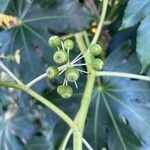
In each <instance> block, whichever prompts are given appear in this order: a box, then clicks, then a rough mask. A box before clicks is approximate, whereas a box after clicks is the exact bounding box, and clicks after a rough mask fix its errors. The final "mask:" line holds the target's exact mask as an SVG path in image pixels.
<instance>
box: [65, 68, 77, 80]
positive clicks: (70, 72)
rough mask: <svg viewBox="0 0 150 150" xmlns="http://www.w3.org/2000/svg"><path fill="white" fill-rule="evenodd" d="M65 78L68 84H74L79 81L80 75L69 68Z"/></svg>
mask: <svg viewBox="0 0 150 150" xmlns="http://www.w3.org/2000/svg"><path fill="white" fill-rule="evenodd" d="M65 77H66V79H67V80H68V81H70V82H76V81H77V80H78V79H79V77H80V74H79V71H78V70H77V69H76V68H73V67H71V68H68V69H67V70H66V71H65Z"/></svg>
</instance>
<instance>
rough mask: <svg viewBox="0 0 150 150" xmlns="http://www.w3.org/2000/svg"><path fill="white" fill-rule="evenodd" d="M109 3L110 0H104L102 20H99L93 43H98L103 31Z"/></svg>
mask: <svg viewBox="0 0 150 150" xmlns="http://www.w3.org/2000/svg"><path fill="white" fill-rule="evenodd" d="M107 5H108V0H103V6H102V14H101V17H100V21H99V24H98V27H97V31H96V33H95V35H94V38H93V40H92V42H91V44H94V43H96V42H97V41H98V39H99V36H100V33H101V31H102V27H103V23H104V20H105V16H106V12H107Z"/></svg>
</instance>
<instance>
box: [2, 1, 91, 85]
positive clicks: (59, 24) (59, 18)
mask: <svg viewBox="0 0 150 150" xmlns="http://www.w3.org/2000/svg"><path fill="white" fill-rule="evenodd" d="M5 12H6V13H7V14H10V15H12V16H17V17H18V18H19V19H20V20H21V25H19V26H18V27H15V28H12V29H9V30H7V31H3V32H1V33H0V41H2V42H3V48H1V49H0V52H1V53H5V54H6V55H7V54H14V53H15V52H16V50H18V49H19V50H20V56H21V59H20V64H15V63H12V62H11V64H10V65H9V67H10V69H12V70H13V71H15V72H16V73H17V74H18V75H19V76H20V78H21V79H22V80H23V81H25V82H28V81H30V80H32V79H33V78H35V77H36V76H38V75H39V74H41V73H43V72H44V71H45V66H44V65H45V64H49V63H51V62H52V61H51V60H52V53H53V50H52V49H50V47H49V46H48V42H47V40H48V38H49V36H50V34H49V33H48V30H49V31H54V32H56V33H65V32H75V31H80V30H82V29H85V28H87V27H88V23H89V21H90V18H91V17H90V14H89V12H88V10H87V9H86V8H85V7H84V6H83V5H81V4H80V3H78V2H76V1H68V0H65V1H56V2H55V3H54V4H53V5H52V6H50V7H48V8H47V9H46V8H42V7H41V6H40V5H39V4H38V3H37V1H35V2H34V1H33V0H12V1H11V2H10V3H9V7H8V9H7V10H6V11H5ZM4 37H5V38H4Z"/></svg>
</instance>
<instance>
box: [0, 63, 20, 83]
mask: <svg viewBox="0 0 150 150" xmlns="http://www.w3.org/2000/svg"><path fill="white" fill-rule="evenodd" d="M0 67H1V68H2V69H3V70H4V71H5V72H6V73H7V74H8V75H9V76H10V77H11V78H12V79H13V80H15V81H16V82H17V83H18V84H20V85H22V84H23V83H22V82H21V81H20V80H19V79H18V78H17V77H16V76H15V75H14V74H13V73H12V72H11V71H10V70H9V69H8V68H7V67H6V66H5V65H4V63H3V62H2V61H0Z"/></svg>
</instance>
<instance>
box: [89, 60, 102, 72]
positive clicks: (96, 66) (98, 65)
mask: <svg viewBox="0 0 150 150" xmlns="http://www.w3.org/2000/svg"><path fill="white" fill-rule="evenodd" d="M103 64H104V63H103V61H102V60H101V59H99V58H96V59H94V60H92V64H91V65H92V68H93V69H95V70H101V69H102V68H103Z"/></svg>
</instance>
